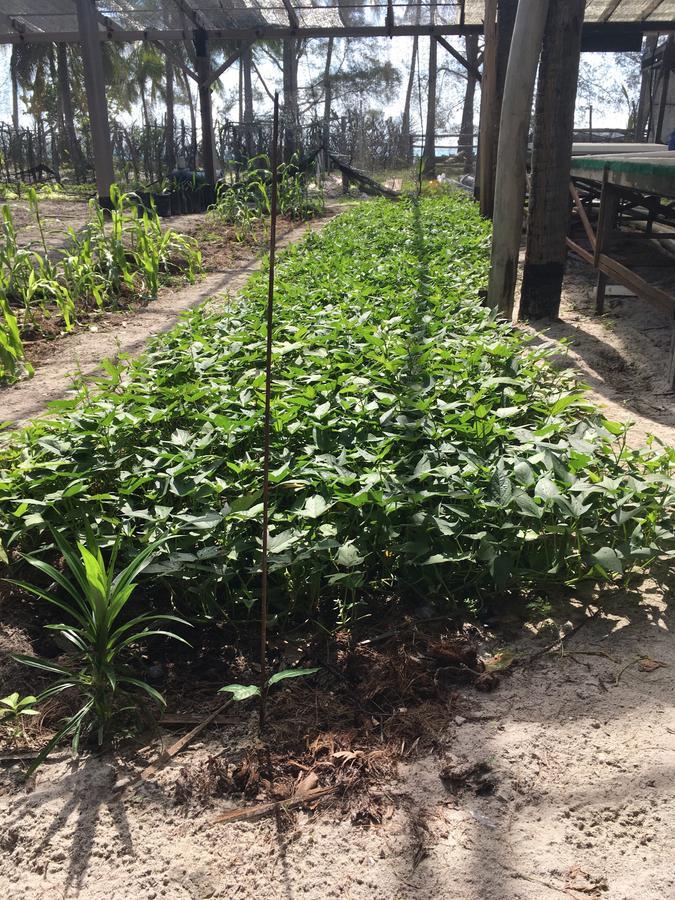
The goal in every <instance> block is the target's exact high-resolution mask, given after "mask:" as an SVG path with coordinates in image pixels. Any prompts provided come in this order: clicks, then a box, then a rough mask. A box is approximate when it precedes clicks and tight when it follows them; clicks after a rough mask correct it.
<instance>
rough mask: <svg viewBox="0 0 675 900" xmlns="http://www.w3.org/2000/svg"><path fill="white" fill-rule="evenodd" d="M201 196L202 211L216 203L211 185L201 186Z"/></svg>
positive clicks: (214, 191)
mask: <svg viewBox="0 0 675 900" xmlns="http://www.w3.org/2000/svg"><path fill="white" fill-rule="evenodd" d="M199 190H200V191H201V194H202V205H203V207H204V209H208V208H209V206H213V204H214V203H215V202H216V189H215V188H214V186H213V185H212V184H203V185H201V187H200V189H199Z"/></svg>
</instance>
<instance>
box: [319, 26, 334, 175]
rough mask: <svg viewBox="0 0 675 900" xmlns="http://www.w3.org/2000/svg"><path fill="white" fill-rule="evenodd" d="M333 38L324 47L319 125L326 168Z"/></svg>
mask: <svg viewBox="0 0 675 900" xmlns="http://www.w3.org/2000/svg"><path fill="white" fill-rule="evenodd" d="M334 41H335V39H334V38H332V37H330V38H328V47H327V48H326V65H325V66H324V70H323V121H322V125H321V132H322V134H321V137H322V141H323V146H324V157H325V165H326V169H328V166H329V158H328V152H329V144H330V113H331V106H332V105H333V82H332V81H331V77H330V67H331V63H332V61H333V44H334Z"/></svg>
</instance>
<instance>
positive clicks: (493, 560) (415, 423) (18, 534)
mask: <svg viewBox="0 0 675 900" xmlns="http://www.w3.org/2000/svg"><path fill="white" fill-rule="evenodd" d="M488 248H489V229H488V225H487V224H486V223H484V222H483V221H481V220H480V218H479V216H478V213H477V211H476V208H475V206H474V205H473V204H472V203H471V201H469V200H467V199H465V198H463V197H456V196H450V197H435V198H429V199H422V200H421V201H419V202H413V201H406V202H401V203H397V204H392V203H389V202H387V201H378V202H373V203H368V204H364V205H363V206H361V207H358V208H356V209H354V210H353V211H352V212H350V213H348V214H346V215H344V216H342V217H341V218H340V219H339V220H338V221H336V222H335V223H332V224H330V225H328V226H327V227H326V228H325V229H324V231H323V232H322V233H321V234H320V235H313V236H310V237H308V238H307V240H306V241H305V242H304V243H303V244H301V245H300V246H298V247H297V248H294V249H292V250H291V251H289V252H287V253H286V254H285V256H284V258H283V260H282V261H281V264H280V266H279V270H278V278H277V295H276V323H277V324H276V329H275V334H274V346H275V359H274V392H273V416H274V436H273V447H272V453H273V487H272V493H273V507H272V515H271V543H270V551H271V577H272V585H271V592H272V602H273V606H274V611H275V612H277V613H278V614H280V615H282V616H284V617H285V618H286V619H294V618H296V617H303V618H304V617H305V616H307V615H313V616H314V615H322V616H323V617H324V618H325V619H327V620H328V621H330V622H332V623H338V624H343V625H344V624H348V623H349V622H350V621H352V620H353V619H354V618H355V617H356V616H358V615H360V613H361V612H362V610H363V609H365V608H366V606H367V604H368V603H370V602H373V598H374V597H379V598H386V597H389V596H394V595H395V596H399V597H401V596H402V597H406V598H409V599H411V600H412V601H413V602H424V603H428V602H430V601H431V602H432V603H437V604H439V605H441V606H443V607H445V608H448V607H452V606H456V605H458V604H460V603H462V602H467V603H469V604H475V603H477V602H480V601H482V600H484V599H485V598H486V597H487V596H496V595H498V593H499V592H502V591H504V590H506V589H518V588H522V587H526V586H529V585H533V584H534V585H536V584H540V583H542V582H545V581H555V582H564V581H575V580H578V579H581V578H584V577H598V578H612V577H614V576H616V575H621V574H627V573H629V572H631V571H632V570H633V569H635V568H636V567H638V568H640V567H646V566H648V565H649V563H650V562H651V561H652V560H653V559H654V558H655V557H656V556H658V555H659V554H661V553H663V552H665V551H668V550H669V548H670V547H672V542H673V535H672V533H671V530H670V528H671V525H672V511H673V481H672V478H671V475H672V467H673V463H674V462H675V453H674V452H673V451H672V450H668V449H666V448H661V449H658V448H657V449H648V450H646V451H643V452H637V451H634V450H630V449H628V448H627V447H626V444H625V439H624V429H623V427H621V426H618V425H616V424H614V423H611V422H607V421H606V420H604V419H603V418H602V417H601V416H600V415H598V414H597V413H596V411H595V410H594V409H593V408H591V407H590V406H589V404H588V403H587V402H586V401H585V400H584V397H583V393H582V392H581V391H580V390H578V388H577V387H576V386H575V385H574V383H573V382H572V379H571V378H570V377H569V376H567V375H562V374H559V373H556V372H555V371H554V370H553V369H552V368H550V367H549V365H548V364H547V362H546V359H545V353H544V352H543V351H540V350H531V349H528V347H527V346H526V344H525V342H524V339H523V336H522V335H521V334H519V333H518V332H516V331H514V330H513V329H512V328H511V326H510V325H508V324H506V323H499V322H496V321H494V320H493V319H492V318H491V317H490V315H489V313H488V311H487V310H486V309H485V308H483V307H482V306H481V305H480V303H479V293H480V291H481V290H482V289H483V288H484V286H485V281H486V273H487V267H488V257H489V254H488ZM265 295H266V278H265V274H264V273H262V274H261V275H260V276H256V277H254V278H253V279H252V280H251V282H250V285H249V287H248V288H247V290H246V291H245V292H244V294H243V295H242V296H241V297H239V298H236V299H233V300H232V303H231V306H230V308H229V310H228V311H227V313H226V314H224V315H223V314H219V315H218V316H209V315H208V313H207V312H205V311H197V312H195V313H192V314H190V315H188V316H187V317H186V318H185V320H184V322H182V323H181V324H180V325H179V326H178V327H177V328H175V329H174V330H173V331H172V332H170V333H169V334H167V335H164V336H161V337H160V338H158V339H157V340H156V341H155V342H154V344H153V345H152V347H151V348H150V350H149V352H148V353H147V354H146V356H145V357H144V358H143V359H141V360H140V361H139V362H137V363H133V364H130V365H128V366H125V365H122V366H120V367H119V368H117V369H114V370H112V369H111V371H110V381H109V383H108V385H107V386H106V387H105V388H104V389H102V390H101V391H100V392H99V393H98V394H96V395H90V394H83V395H82V396H81V397H79V398H78V399H77V400H75V401H68V402H64V403H62V404H61V405H60V411H61V417H60V419H59V421H51V422H43V423H37V424H35V425H34V426H32V427H31V428H29V429H27V430H26V431H24V432H23V433H22V434H20V435H19V436H18V437H15V438H12V439H11V441H10V442H9V443H8V446H7V447H6V448H5V451H4V454H3V462H2V473H1V475H0V484H1V489H2V499H1V505H0V528H1V532H0V533H1V536H2V544H1V545H0V552H2V553H3V554H4V556H5V557H6V558H7V560H8V561H12V560H13V559H14V558H15V554H16V552H17V551H19V550H22V551H25V550H38V549H45V547H46V545H49V544H50V543H51V539H50V537H49V532H48V530H47V528H46V525H47V524H50V525H52V526H56V527H59V528H63V529H64V530H66V531H68V532H71V531H72V532H76V533H77V532H80V531H81V530H82V528H83V526H84V523H85V522H88V523H89V524H90V525H91V526H92V527H93V528H94V529H95V530H96V531H97V532H98V533H99V536H100V537H102V538H104V539H107V540H108V541H109V542H110V543H112V542H113V540H114V539H115V538H116V537H118V536H120V535H121V536H122V537H123V542H124V545H123V551H124V552H126V553H128V554H130V553H131V552H135V551H137V550H138V549H139V548H140V547H141V546H143V545H145V544H147V543H148V542H149V541H151V540H154V539H156V538H158V537H160V536H164V535H169V536H170V541H169V544H168V546H169V547H170V548H171V549H170V550H169V551H166V552H163V553H162V554H161V555H160V556H159V557H158V558H157V559H156V560H155V562H154V563H153V565H152V566H151V567H150V568H149V569H148V570H146V571H147V572H149V573H152V574H153V575H154V578H155V586H157V585H158V584H161V585H162V590H161V591H160V590H157V589H156V590H153V594H154V596H155V599H158V598H159V597H160V596H162V597H167V596H171V597H172V598H173V602H174V603H176V604H177V605H178V606H179V607H180V608H181V610H186V609H192V610H194V611H195V612H199V613H209V614H217V615H222V614H224V615H225V616H226V617H229V618H233V619H239V618H242V617H244V616H245V615H248V612H247V610H252V611H253V613H255V605H256V600H257V593H258V580H259V564H260V508H261V470H262V465H261V445H262V393H263V386H264V385H263V357H264V353H263V349H264V303H265ZM165 589H168V592H167V591H166V590H165ZM189 598H191V599H189Z"/></svg>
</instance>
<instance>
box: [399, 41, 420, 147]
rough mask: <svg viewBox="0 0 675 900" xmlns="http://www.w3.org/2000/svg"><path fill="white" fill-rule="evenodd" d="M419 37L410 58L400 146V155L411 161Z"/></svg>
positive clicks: (414, 43) (414, 42)
mask: <svg viewBox="0 0 675 900" xmlns="http://www.w3.org/2000/svg"><path fill="white" fill-rule="evenodd" d="M418 44H419V38H418V36H417V35H415V37H414V38H413V45H412V58H411V60H410V72H409V74H408V85H407V87H406V89H405V103H404V104H403V116H402V118H401V146H400V148H399V156H400V157H401V159H402V160H403V161H404V162H406V163H409V162H410V155H411V154H410V150H411V147H410V107H411V106H412V93H413V87H414V86H415V66H416V65H417V49H418Z"/></svg>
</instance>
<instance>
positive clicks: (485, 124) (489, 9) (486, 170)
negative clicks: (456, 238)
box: [475, 0, 499, 219]
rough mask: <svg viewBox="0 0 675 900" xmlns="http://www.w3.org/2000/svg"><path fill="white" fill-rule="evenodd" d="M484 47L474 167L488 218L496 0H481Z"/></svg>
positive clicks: (492, 163)
mask: <svg viewBox="0 0 675 900" xmlns="http://www.w3.org/2000/svg"><path fill="white" fill-rule="evenodd" d="M483 27H484V31H485V47H484V50H483V78H482V80H481V85H480V88H481V90H480V123H479V131H478V167H477V170H476V171H477V175H478V177H477V178H476V191H475V193H476V195H477V197H478V199H479V200H480V211H481V215H483V216H485V217H486V218H488V219H491V218H492V212H493V209H494V170H495V164H496V151H497V144H496V142H495V140H494V139H493V134H495V133H496V134H498V131H497V129H496V123H497V122H498V121H499V116H498V114H497V0H485V21H484V26H483Z"/></svg>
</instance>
